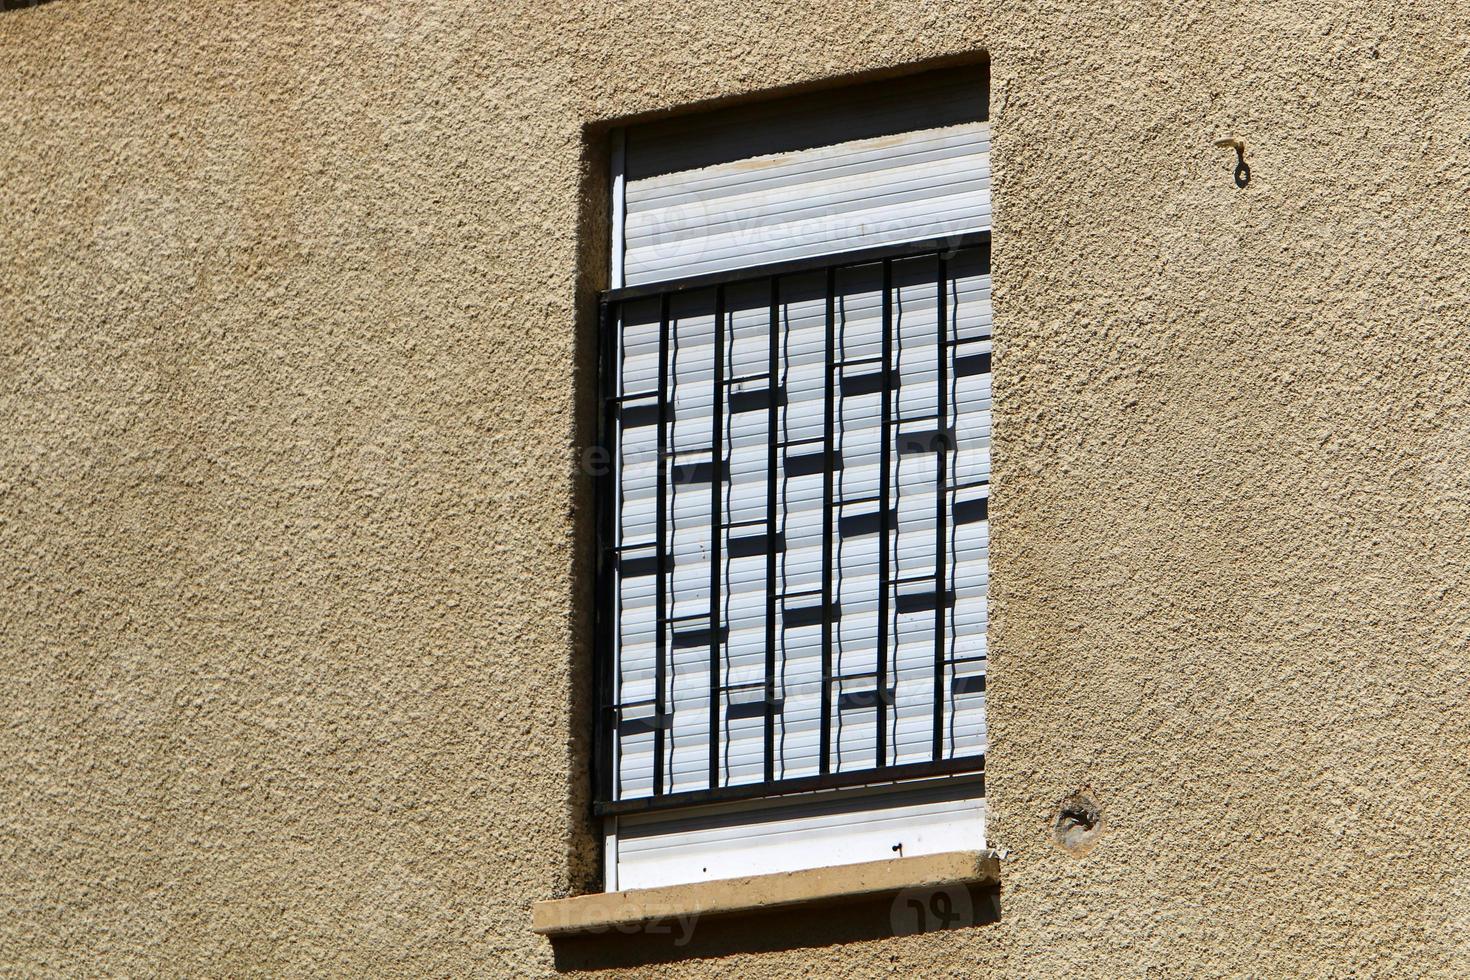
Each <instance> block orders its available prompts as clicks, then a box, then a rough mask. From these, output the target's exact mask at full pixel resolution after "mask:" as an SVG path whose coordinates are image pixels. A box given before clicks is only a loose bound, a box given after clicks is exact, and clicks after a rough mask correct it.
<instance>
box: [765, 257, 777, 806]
mask: <svg viewBox="0 0 1470 980" xmlns="http://www.w3.org/2000/svg"><path fill="white" fill-rule="evenodd" d="M780 360H781V280H780V279H778V278H776V277H775V276H772V277H771V336H770V355H769V363H768V365H767V369H766V376H767V380H768V390H767V394H768V398H767V409H766V412H767V414H766V689H765V699H766V717H765V722H766V724H765V753H764V755H765V780H766V782H771V781H772V780H774V779H775V778H776V447H777V444H778V443H779V442H780V433H779V432H778V431H777V429H776V425H777V411H778V408H779V405H780V398H779V397H778V395H777V392H778V388H777V380H778V378H779V375H780V370H781V363H780Z"/></svg>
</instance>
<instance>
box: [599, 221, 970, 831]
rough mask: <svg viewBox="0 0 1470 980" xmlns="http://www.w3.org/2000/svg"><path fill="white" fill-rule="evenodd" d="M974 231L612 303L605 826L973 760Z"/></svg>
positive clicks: (689, 283)
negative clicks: (654, 811)
mask: <svg viewBox="0 0 1470 980" xmlns="http://www.w3.org/2000/svg"><path fill="white" fill-rule="evenodd" d="M988 275H989V236H988V234H986V233H983V232H982V233H978V234H974V235H968V236H963V237H960V238H958V239H950V240H945V241H942V242H939V243H935V242H926V243H906V244H900V245H897V246H888V247H882V248H879V249H870V250H866V251H863V252H854V253H849V254H845V255H836V256H831V257H828V258H823V259H808V260H800V261H797V262H794V263H788V264H784V265H782V266H777V267H772V268H755V269H746V270H743V271H740V272H733V273H721V274H716V275H713V276H705V277H701V278H697V279H689V280H685V281H681V282H674V283H661V284H657V285H651V286H637V287H628V288H624V289H621V290H614V291H612V292H609V293H608V294H607V295H606V296H605V297H604V303H603V332H604V337H605V338H606V346H605V358H604V361H603V365H602V377H603V384H604V386H605V387H604V406H605V410H604V417H603V432H604V435H605V437H606V439H607V442H606V444H605V445H606V449H607V451H608V453H609V457H610V458H611V459H612V460H613V461H614V465H613V468H612V474H611V476H610V478H609V479H608V481H607V485H606V486H605V488H604V493H603V502H604V511H603V518H604V519H603V556H604V559H603V563H602V586H603V592H602V596H601V603H600V608H601V609H602V610H604V611H605V613H606V615H605V616H603V617H602V620H601V623H602V632H603V636H602V644H601V648H600V664H601V667H602V674H601V684H600V692H601V696H602V699H603V700H602V711H601V724H600V726H599V735H600V738H599V748H600V759H601V762H602V765H601V767H600V773H601V775H602V780H601V783H600V786H599V793H598V800H599V802H598V807H599V810H600V811H601V812H603V813H617V812H628V811H632V810H637V809H647V808H650V807H654V806H661V805H676V804H681V803H682V804H689V803H696V802H708V801H710V800H716V799H734V798H741V797H748V796H754V795H766V794H773V793H782V792H792V791H796V790H800V789H807V788H817V787H826V786H838V785H853V784H858V783H866V782H873V781H877V780H884V779H897V778H905V777H914V776H927V775H935V774H940V773H949V772H958V771H974V770H978V769H979V768H980V767H981V766H982V765H983V757H984V746H985V740H984V716H983V702H982V700H981V699H980V698H979V697H978V695H980V694H982V693H983V691H984V683H985V681H984V676H985V675H984V667H985V655H986V650H985V624H986V585H987V563H986V557H987V553H988V520H987V518H988V499H989V480H990V465H989V459H990V454H989V442H990V421H989V416H990V360H991V346H990V316H989V304H988Z"/></svg>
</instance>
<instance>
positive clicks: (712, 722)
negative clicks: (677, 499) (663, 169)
mask: <svg viewBox="0 0 1470 980" xmlns="http://www.w3.org/2000/svg"><path fill="white" fill-rule="evenodd" d="M711 397H712V398H713V399H714V401H713V403H712V410H711V413H710V414H711V415H712V420H711V422H710V468H711V469H712V471H713V475H712V476H711V477H710V481H709V485H710V504H709V507H710V511H709V513H710V556H709V562H710V564H709V785H710V788H711V789H714V788H715V787H717V786H719V785H720V593H721V589H720V585H721V578H722V575H723V571H724V569H722V568H721V567H720V544H721V538H722V537H723V536H724V527H725V511H724V507H723V505H722V504H721V500H720V494H721V491H722V490H723V489H724V478H723V474H724V467H723V466H722V465H721V463H722V461H723V459H724V453H725V411H724V409H725V287H724V286H716V287H715V386H714V392H713V394H712V395H711Z"/></svg>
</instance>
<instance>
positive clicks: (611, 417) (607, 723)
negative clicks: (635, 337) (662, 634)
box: [592, 303, 619, 800]
mask: <svg viewBox="0 0 1470 980" xmlns="http://www.w3.org/2000/svg"><path fill="white" fill-rule="evenodd" d="M613 316H614V314H613V313H612V311H611V309H609V306H608V304H607V303H601V304H599V307H598V316H597V349H598V358H597V398H598V416H597V446H598V448H599V450H600V451H601V452H602V453H605V454H606V456H605V459H599V458H598V457H597V456H596V455H594V457H593V458H594V460H598V463H599V464H600V465H602V466H603V469H602V470H601V471H595V472H594V473H593V474H592V482H593V488H594V490H593V492H594V493H595V494H596V495H597V501H598V506H597V587H596V596H597V608H596V609H595V610H594V611H593V622H594V626H593V630H594V633H593V669H592V678H593V680H592V683H593V688H594V690H593V702H592V703H593V706H594V708H595V710H596V712H597V714H596V717H595V718H594V719H593V723H592V724H593V733H594V734H593V740H594V742H595V743H596V744H595V746H594V748H593V753H592V766H593V777H592V779H593V782H592V786H593V798H594V799H596V800H611V799H612V798H613V786H614V769H615V767H616V765H617V755H616V750H615V747H614V744H613V737H612V730H613V725H612V720H613V719H612V711H613V710H614V704H615V703H616V702H615V694H614V683H613V649H614V647H613V641H614V631H615V630H616V629H617V619H618V618H617V613H616V603H617V599H618V597H617V593H616V591H615V583H614V577H613V548H614V546H615V545H616V544H617V540H616V536H615V532H614V520H615V519H616V514H617V498H616V496H615V495H617V494H618V492H619V487H618V484H617V480H616V474H617V467H616V466H615V463H614V461H615V459H616V455H615V454H616V452H617V449H616V446H617V441H616V440H617V400H616V398H615V397H614V392H613V377H614V370H615V364H616V360H615V358H616V356H617V355H616V342H617V338H616V337H615V336H614V335H613V329H612V323H613Z"/></svg>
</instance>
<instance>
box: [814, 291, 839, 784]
mask: <svg viewBox="0 0 1470 980" xmlns="http://www.w3.org/2000/svg"><path fill="white" fill-rule="evenodd" d="M836 360H837V269H836V267H835V266H833V267H829V268H828V269H827V366H826V376H825V384H826V391H825V392H824V395H823V397H824V399H825V403H826V404H825V407H824V422H825V424H824V425H823V427H822V431H823V432H824V433H825V437H824V441H823V445H822V449H823V456H824V459H823V463H822V730H821V734H820V741H821V747H820V748H819V750H818V751H819V752H820V754H821V762H820V771H821V774H822V775H824V776H825V775H826V774H827V773H828V771H829V770H830V769H831V765H832V510H833V507H834V502H833V489H834V488H833V485H832V484H833V480H832V464H833V456H834V454H835V452H836V437H837V436H836V429H837V398H836V386H835V385H834V384H833V378H832V375H833V373H834V372H835V370H836V369H835V368H834V366H833V365H834V362H835V361H836Z"/></svg>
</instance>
